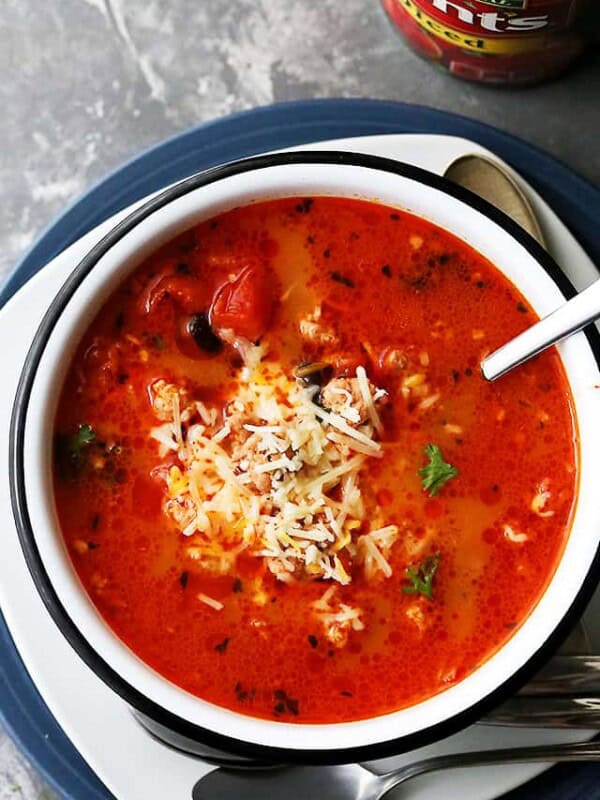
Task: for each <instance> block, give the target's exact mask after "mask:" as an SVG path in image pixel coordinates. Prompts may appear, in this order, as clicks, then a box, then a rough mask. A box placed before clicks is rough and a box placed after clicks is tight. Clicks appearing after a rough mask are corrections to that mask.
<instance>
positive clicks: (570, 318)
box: [444, 155, 600, 381]
mask: <svg viewBox="0 0 600 800" xmlns="http://www.w3.org/2000/svg"><path fill="white" fill-rule="evenodd" d="M444 175H445V177H446V178H448V179H449V180H452V181H454V182H455V183H458V184H459V185H460V186H464V187H465V188H466V189H470V190H471V191H472V192H475V194H478V195H479V196H480V197H483V198H484V199H485V200H488V201H489V202H490V203H492V204H493V205H495V206H496V207H497V208H500V209H501V210H502V211H504V212H505V213H506V214H508V216H510V217H512V219H514V220H515V222H518V223H519V225H521V227H523V228H525V230H527V231H528V232H529V233H531V235H532V236H534V237H535V238H536V239H537V240H538V242H540V244H544V240H543V237H542V232H541V230H540V226H539V224H538V221H537V219H536V216H535V213H534V211H533V209H532V207H531V205H530V203H529V201H528V199H527V197H526V196H525V194H524V193H523V192H522V190H521V188H520V187H519V186H518V185H517V183H516V182H515V181H514V180H513V178H512V177H511V176H510V175H509V174H508V173H507V172H506V171H505V170H504V169H502V167H501V166H500V165H499V164H496V163H495V162H494V161H492V160H491V159H488V158H485V157H484V156H479V155H467V156H461V157H460V158H458V159H456V160H455V161H453V162H452V163H451V164H449V165H448V167H447V168H446V171H445V173H444ZM599 317H600V281H596V282H595V283H593V284H592V285H591V286H588V288H587V289H585V290H584V291H583V292H580V293H579V294H578V295H577V296H576V297H573V298H572V299H571V300H569V301H568V302H567V303H565V304H564V305H562V306H560V307H559V308H558V309H556V311H553V312H552V313H551V314H549V315H548V316H547V317H544V319H542V320H540V322H537V323H536V324H535V325H533V326H532V327H531V328H528V329H527V330H526V331H524V332H523V333H521V334H520V335H519V336H516V337H515V338H514V339H511V340H510V341H509V342H508V343H507V344H505V345H503V346H502V347H500V348H499V349H498V350H496V351H495V352H493V353H491V354H490V355H489V356H487V357H486V358H484V359H483V361H482V362H481V371H482V373H483V376H484V378H486V379H487V380H488V381H494V380H496V378H499V377H501V376H502V375H505V374H506V373H507V372H509V370H511V369H513V368H514V367H517V366H519V364H522V363H523V362H524V361H528V360H529V359H530V358H533V356H535V355H537V354H538V353H541V352H542V350H545V349H546V348H548V347H550V346H551V345H553V344H556V343H557V342H560V341H562V340H563V339H566V338H567V337H568V336H570V335H571V334H573V333H576V332H577V331H579V330H581V329H582V328H585V326H586V325H589V324H590V323H591V322H594V320H596V319H598V318H599Z"/></svg>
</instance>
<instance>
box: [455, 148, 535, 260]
mask: <svg viewBox="0 0 600 800" xmlns="http://www.w3.org/2000/svg"><path fill="white" fill-rule="evenodd" d="M444 177H445V178H448V180H450V181H452V182H453V183H457V184H458V185H459V186H463V187H464V188H465V189H469V190H470V191H471V192H474V193H475V194H478V195H479V196H480V197H483V199H484V200H487V201H488V203H491V204H492V205H493V206H496V208H499V209H500V211H504V213H505V214H506V215H507V216H509V217H510V218H511V219H513V220H514V221H515V222H517V223H518V224H519V225H520V226H521V227H522V228H524V229H525V230H526V231H527V232H528V233H530V234H531V235H532V236H533V238H534V239H537V240H538V242H539V243H540V244H541V245H543V244H544V237H543V235H542V230H541V228H540V225H539V222H538V220H537V217H536V215H535V211H534V210H533V208H532V206H531V204H530V202H529V200H528V198H527V196H526V195H525V193H524V192H523V191H522V189H521V187H520V186H519V185H518V184H517V182H516V181H515V180H514V178H513V177H512V176H511V175H509V173H508V172H507V171H506V170H505V169H503V168H502V167H501V166H500V165H499V164H497V163H496V162H495V161H492V159H491V158H486V157H485V156H481V155H467V156H460V158H456V159H455V160H454V161H451V162H450V164H448V166H447V167H446V170H445V172H444Z"/></svg>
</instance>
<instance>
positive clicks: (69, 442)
mask: <svg viewBox="0 0 600 800" xmlns="http://www.w3.org/2000/svg"><path fill="white" fill-rule="evenodd" d="M95 439H96V434H95V432H94V429H93V428H92V426H91V425H80V426H79V429H78V430H77V433H73V434H60V435H59V436H58V437H57V439H56V450H55V452H56V460H57V463H58V468H59V472H60V474H61V475H62V476H63V477H64V478H75V477H76V476H77V474H78V473H79V472H80V471H81V467H82V466H83V460H84V458H85V451H86V449H87V448H88V446H89V445H90V444H91V443H92V442H93V441H94V440H95Z"/></svg>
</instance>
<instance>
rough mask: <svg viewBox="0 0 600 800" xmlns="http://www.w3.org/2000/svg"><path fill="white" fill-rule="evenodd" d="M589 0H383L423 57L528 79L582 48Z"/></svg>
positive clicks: (511, 79) (474, 75)
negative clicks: (582, 19)
mask: <svg viewBox="0 0 600 800" xmlns="http://www.w3.org/2000/svg"><path fill="white" fill-rule="evenodd" d="M585 2H586V0H383V5H384V7H385V8H386V9H387V11H388V13H389V14H390V16H391V18H392V20H393V21H394V22H395V24H396V26H397V27H398V29H399V30H400V32H401V33H402V34H403V35H404V36H405V37H406V39H407V40H408V42H409V44H410V45H411V46H412V47H413V49H415V50H416V51H417V52H418V53H419V54H420V55H422V56H424V57H425V58H428V59H430V60H432V61H437V62H439V63H440V64H442V65H444V66H446V67H447V68H448V69H449V70H450V71H451V72H453V73H454V74H455V75H457V76H459V77H465V78H470V79H473V80H481V81H486V82H494V83H502V82H506V83H523V82H532V81H535V80H541V79H543V78H545V77H550V76H551V75H552V74H556V73H558V72H559V71H561V70H562V69H563V68H565V67H566V66H567V65H568V64H569V63H570V62H571V61H572V60H573V58H574V57H575V56H576V55H578V54H579V53H580V52H581V50H582V47H583V42H582V39H581V37H580V36H579V35H578V34H577V33H576V32H575V31H574V29H573V25H574V23H575V20H576V19H577V17H578V15H579V13H580V12H581V11H582V10H583V6H584V3H585Z"/></svg>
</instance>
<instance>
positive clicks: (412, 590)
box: [402, 552, 441, 600]
mask: <svg viewBox="0 0 600 800" xmlns="http://www.w3.org/2000/svg"><path fill="white" fill-rule="evenodd" d="M440 558H441V554H440V553H439V552H438V553H436V554H435V555H433V556H428V557H427V558H426V559H424V560H423V561H421V563H420V564H418V565H417V566H416V567H407V568H406V577H407V578H408V580H409V581H410V585H409V586H403V587H402V591H403V592H404V594H422V595H423V596H424V597H426V598H427V599H428V600H433V579H434V577H435V573H436V572H437V570H438V567H439V566H440Z"/></svg>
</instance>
